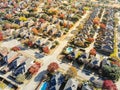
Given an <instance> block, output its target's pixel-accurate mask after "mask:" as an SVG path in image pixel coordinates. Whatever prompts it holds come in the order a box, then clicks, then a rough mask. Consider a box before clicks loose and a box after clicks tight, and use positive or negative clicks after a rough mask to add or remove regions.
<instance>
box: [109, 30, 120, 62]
mask: <svg viewBox="0 0 120 90" xmlns="http://www.w3.org/2000/svg"><path fill="white" fill-rule="evenodd" d="M110 57H111V58H114V59H116V60H119V61H120V59H119V57H118V37H117V30H116V29H115V30H114V51H113V53H112V54H111V55H110Z"/></svg>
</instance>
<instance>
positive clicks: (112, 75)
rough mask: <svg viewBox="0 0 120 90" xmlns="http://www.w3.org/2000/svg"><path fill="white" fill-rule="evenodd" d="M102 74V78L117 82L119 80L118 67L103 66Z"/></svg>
mask: <svg viewBox="0 0 120 90" xmlns="http://www.w3.org/2000/svg"><path fill="white" fill-rule="evenodd" d="M102 73H103V76H104V77H108V78H109V79H111V80H116V81H118V80H119V78H120V67H118V66H117V65H111V66H109V65H105V66H103V69H102Z"/></svg>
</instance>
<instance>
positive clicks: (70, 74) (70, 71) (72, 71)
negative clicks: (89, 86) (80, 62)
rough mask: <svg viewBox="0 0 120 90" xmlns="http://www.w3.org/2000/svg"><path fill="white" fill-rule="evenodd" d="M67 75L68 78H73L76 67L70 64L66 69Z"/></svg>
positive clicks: (75, 74) (75, 73)
mask: <svg viewBox="0 0 120 90" xmlns="http://www.w3.org/2000/svg"><path fill="white" fill-rule="evenodd" d="M66 74H67V76H68V77H70V78H72V77H73V78H74V77H75V76H77V69H76V68H75V67H73V66H71V67H70V68H69V69H68V70H67V73H66Z"/></svg>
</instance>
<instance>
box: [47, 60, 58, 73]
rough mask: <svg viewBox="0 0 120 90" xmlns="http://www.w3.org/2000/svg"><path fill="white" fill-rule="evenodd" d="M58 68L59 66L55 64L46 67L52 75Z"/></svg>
mask: <svg viewBox="0 0 120 90" xmlns="http://www.w3.org/2000/svg"><path fill="white" fill-rule="evenodd" d="M58 68H59V65H58V64H57V63H56V62H52V63H50V64H49V65H48V68H47V70H48V71H49V72H50V73H54V72H55V70H57V69H58Z"/></svg>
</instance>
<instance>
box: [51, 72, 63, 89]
mask: <svg viewBox="0 0 120 90" xmlns="http://www.w3.org/2000/svg"><path fill="white" fill-rule="evenodd" d="M63 82H64V76H63V75H62V74H61V73H60V72H56V73H55V75H53V77H52V78H51V80H50V81H49V90H59V89H60V86H61V84H62V83H63Z"/></svg>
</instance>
